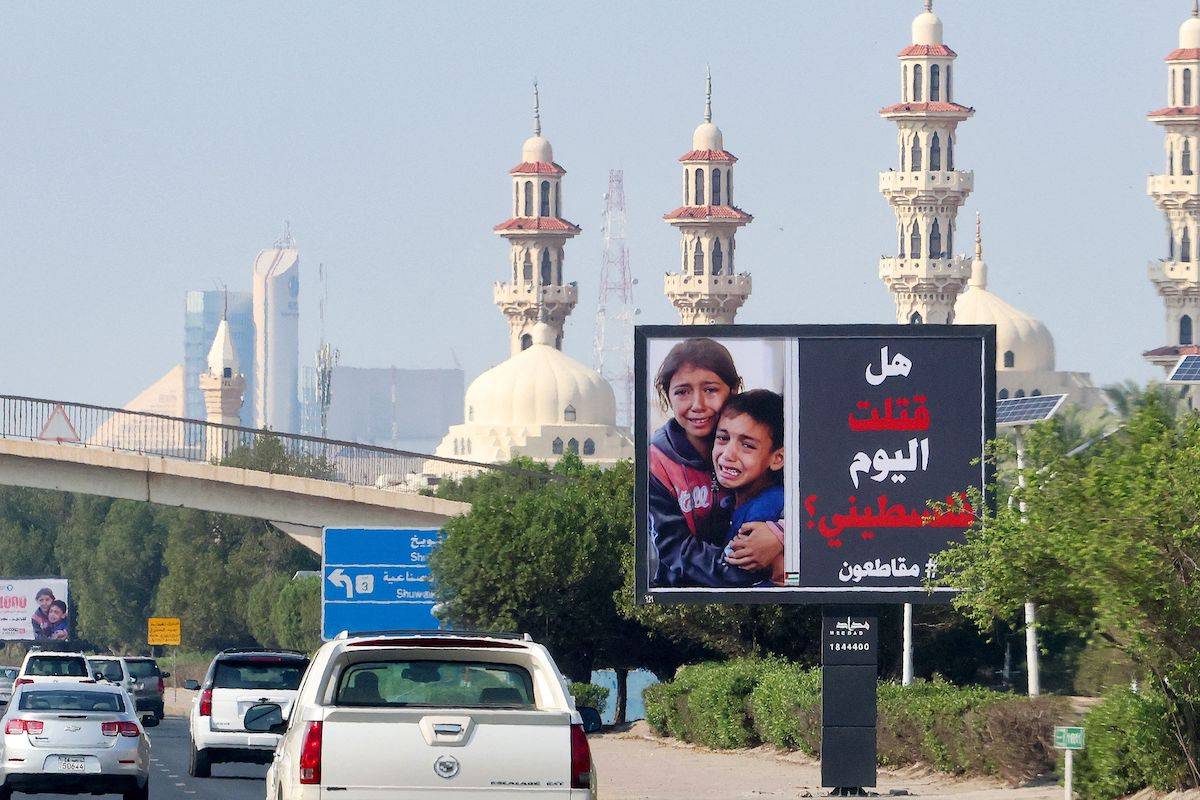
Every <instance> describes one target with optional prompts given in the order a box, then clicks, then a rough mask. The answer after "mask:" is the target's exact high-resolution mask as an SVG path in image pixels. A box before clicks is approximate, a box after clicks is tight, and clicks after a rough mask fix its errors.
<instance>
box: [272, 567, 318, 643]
mask: <svg viewBox="0 0 1200 800" xmlns="http://www.w3.org/2000/svg"><path fill="white" fill-rule="evenodd" d="M271 626H272V628H274V630H275V639H276V641H277V642H279V646H280V647H286V648H289V649H291V650H300V651H303V652H311V651H313V650H316V649H317V647H319V646H320V644H321V580H320V578H299V579H297V580H291V581H288V582H287V584H286V585H285V586H284V587H283V590H282V591H280V593H279V597H278V599H277V601H276V603H275V606H274V607H273V608H272V609H271Z"/></svg>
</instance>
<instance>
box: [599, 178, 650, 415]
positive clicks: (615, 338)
mask: <svg viewBox="0 0 1200 800" xmlns="http://www.w3.org/2000/svg"><path fill="white" fill-rule="evenodd" d="M625 221H626V215H625V173H624V171H623V170H619V169H613V170H609V172H608V191H607V192H606V193H605V194H604V257H603V259H602V260H601V262H600V302H599V304H598V305H597V307H596V337H595V340H594V342H593V345H592V367H593V368H594V369H595V370H596V371H597V372H599V373H600V375H601V376H602V377H603V378H604V379H605V380H606V381H608V382H609V384H610V385H611V386H612V388H613V394H614V395H615V396H616V400H617V424H618V425H624V426H628V425H631V424H632V422H633V318H634V316H636V315H637V314H638V313H639V312H638V310H637V309H636V308H634V306H633V286H634V284H636V283H637V281H636V280H634V279H633V276H632V275H631V273H630V271H629V249H628V248H627V247H626V245H625Z"/></svg>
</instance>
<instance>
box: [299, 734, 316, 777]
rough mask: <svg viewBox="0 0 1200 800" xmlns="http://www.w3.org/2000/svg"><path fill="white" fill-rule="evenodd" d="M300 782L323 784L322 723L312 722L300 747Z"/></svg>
mask: <svg viewBox="0 0 1200 800" xmlns="http://www.w3.org/2000/svg"><path fill="white" fill-rule="evenodd" d="M300 782H301V783H320V782H321V723H320V722H310V723H308V727H307V728H305V729H304V744H303V745H302V746H301V747H300Z"/></svg>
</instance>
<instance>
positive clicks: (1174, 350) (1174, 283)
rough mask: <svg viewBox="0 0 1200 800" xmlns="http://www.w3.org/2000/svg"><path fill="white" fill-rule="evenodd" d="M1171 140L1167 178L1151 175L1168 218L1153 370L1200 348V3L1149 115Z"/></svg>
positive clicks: (1154, 265) (1157, 271) (1158, 275)
mask: <svg viewBox="0 0 1200 800" xmlns="http://www.w3.org/2000/svg"><path fill="white" fill-rule="evenodd" d="M1149 119H1150V121H1151V122H1154V123H1155V124H1157V125H1161V126H1162V128H1163V131H1164V133H1165V134H1166V137H1165V141H1164V143H1163V146H1164V150H1165V152H1164V154H1163V155H1164V161H1165V166H1166V172H1164V173H1163V174H1161V175H1151V176H1150V179H1149V182H1148V187H1147V188H1148V191H1149V194H1150V196H1151V197H1152V198H1154V204H1155V205H1156V206H1158V208H1159V210H1161V211H1162V212H1163V216H1164V217H1165V218H1166V223H1167V226H1166V234H1167V242H1166V245H1167V246H1166V251H1167V254H1166V258H1163V259H1159V260H1155V261H1151V262H1150V269H1149V273H1150V281H1151V283H1153V284H1154V287H1155V288H1156V289H1157V290H1158V294H1159V296H1161V297H1162V299H1163V305H1164V307H1165V308H1164V310H1165V312H1166V315H1165V316H1166V334H1167V338H1166V343H1165V345H1164V346H1162V347H1158V348H1156V349H1154V350H1150V351H1147V352H1146V353H1144V354H1143V355H1144V357H1145V358H1146V360H1148V361H1149V362H1150V363H1152V364H1157V365H1159V366H1162V367H1164V368H1168V369H1169V368H1170V367H1173V366H1174V365H1175V362H1176V361H1177V360H1178V358H1179V356H1180V355H1182V354H1184V352H1183V349H1184V348H1188V347H1194V346H1195V345H1196V330H1195V328H1196V324H1197V322H1198V321H1200V272H1198V270H1197V267H1198V262H1200V239H1198V238H1197V237H1198V236H1200V230H1198V229H1197V219H1198V213H1200V184H1198V182H1197V180H1198V179H1197V171H1198V170H1200V164H1197V161H1198V159H1200V3H1197V2H1193V4H1192V15H1191V16H1190V17H1188V19H1187V20H1185V21H1184V23H1183V24H1182V25H1181V26H1179V47H1178V48H1177V49H1175V50H1173V51H1172V52H1171V53H1170V54H1169V55H1168V56H1167V106H1166V107H1165V108H1160V109H1158V110H1157V111H1152V112H1150V114H1149Z"/></svg>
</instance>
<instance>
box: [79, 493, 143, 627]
mask: <svg viewBox="0 0 1200 800" xmlns="http://www.w3.org/2000/svg"><path fill="white" fill-rule="evenodd" d="M165 539H166V531H165V529H164V528H163V526H162V525H160V524H159V523H158V522H157V521H156V520H155V518H154V511H153V509H152V507H151V506H150V505H149V504H148V503H137V502H133V501H129V500H118V501H116V502H114V503H113V504H112V506H111V507H110V508H109V510H108V513H107V514H106V515H105V517H104V522H103V524H101V525H100V527H99V530H94V531H93V536H92V540H91V541H90V542H87V547H88V548H89V551H90V555H91V558H90V564H89V565H88V568H87V569H86V572H85V576H84V580H78V579H77V580H75V582H74V583H72V586H71V588H72V593H73V596H74V597H75V598H76V609H77V610H78V613H79V616H78V618H77V620H76V622H77V625H78V631H79V633H80V635H82V636H84V637H86V638H89V639H92V640H93V641H97V642H103V643H106V644H109V645H112V646H120V647H138V648H140V647H142V646H144V645H145V643H146V618H147V617H149V616H150V615H151V612H152V611H153V601H154V594H155V591H156V589H157V587H158V582H159V579H160V578H161V577H162V554H163V546H164V543H165ZM78 555H79V554H74V555H73V557H78ZM72 577H74V576H72Z"/></svg>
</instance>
